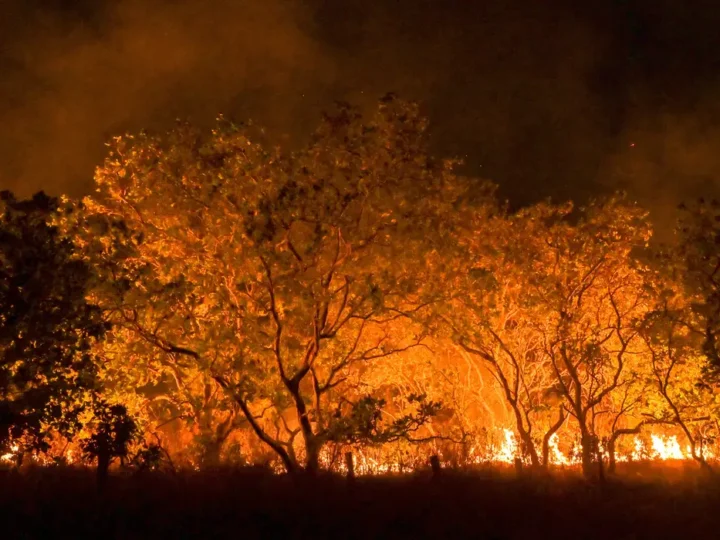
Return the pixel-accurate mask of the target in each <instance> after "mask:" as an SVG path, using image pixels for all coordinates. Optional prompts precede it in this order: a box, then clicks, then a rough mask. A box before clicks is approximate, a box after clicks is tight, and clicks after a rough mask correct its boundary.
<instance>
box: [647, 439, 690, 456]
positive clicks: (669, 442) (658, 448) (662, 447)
mask: <svg viewBox="0 0 720 540" xmlns="http://www.w3.org/2000/svg"><path fill="white" fill-rule="evenodd" d="M650 438H651V440H652V450H653V452H654V456H653V457H654V458H656V459H660V460H666V459H685V458H686V457H687V456H686V455H685V454H684V453H683V451H682V449H681V448H680V444H679V443H678V441H677V437H675V436H674V435H673V436H671V437H667V438H665V439H663V438H662V437H660V436H659V435H654V434H653V435H650Z"/></svg>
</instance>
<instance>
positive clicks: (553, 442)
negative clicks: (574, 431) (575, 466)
mask: <svg viewBox="0 0 720 540" xmlns="http://www.w3.org/2000/svg"><path fill="white" fill-rule="evenodd" d="M548 446H549V448H550V454H549V455H548V459H549V460H550V462H551V463H552V464H553V465H571V464H572V461H571V460H570V459H569V458H568V457H567V456H565V454H563V453H562V452H561V451H560V448H559V447H558V434H557V433H553V434H552V436H551V437H550V440H549V441H548Z"/></svg>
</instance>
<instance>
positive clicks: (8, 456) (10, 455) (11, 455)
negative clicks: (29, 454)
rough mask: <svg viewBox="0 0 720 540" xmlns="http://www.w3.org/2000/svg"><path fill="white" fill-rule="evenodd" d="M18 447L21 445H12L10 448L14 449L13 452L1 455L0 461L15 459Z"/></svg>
mask: <svg viewBox="0 0 720 540" xmlns="http://www.w3.org/2000/svg"><path fill="white" fill-rule="evenodd" d="M18 449H19V447H18V445H17V444H14V445H12V446H11V447H10V450H12V452H11V453H8V454H3V455H2V456H0V461H5V462H10V461H12V460H13V459H15V452H17V451H18Z"/></svg>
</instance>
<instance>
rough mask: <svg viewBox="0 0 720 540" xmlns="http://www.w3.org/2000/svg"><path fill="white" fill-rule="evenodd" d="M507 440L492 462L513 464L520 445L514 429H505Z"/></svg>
mask: <svg viewBox="0 0 720 540" xmlns="http://www.w3.org/2000/svg"><path fill="white" fill-rule="evenodd" d="M503 432H504V434H505V440H504V441H503V443H502V444H501V445H500V449H499V450H498V452H497V453H495V455H494V456H493V460H492V461H496V462H499V463H513V462H514V461H515V457H516V456H517V451H518V445H517V440H516V439H515V432H514V431H513V430H512V429H503Z"/></svg>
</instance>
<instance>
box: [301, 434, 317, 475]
mask: <svg viewBox="0 0 720 540" xmlns="http://www.w3.org/2000/svg"><path fill="white" fill-rule="evenodd" d="M305 454H306V455H305V472H307V473H308V474H309V475H311V476H313V475H315V474H317V472H318V470H319V469H320V445H319V444H318V443H317V439H316V438H315V437H314V436H313V437H311V438H309V439H306V440H305Z"/></svg>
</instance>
